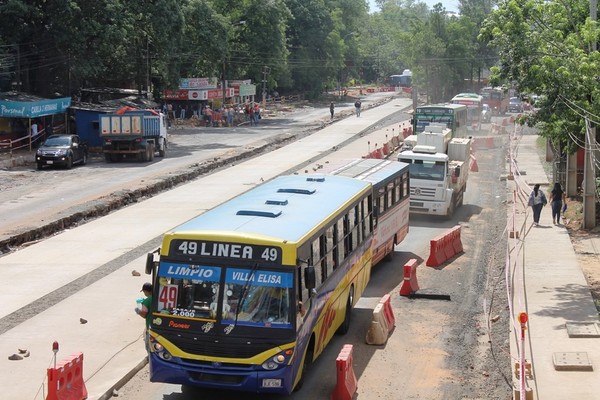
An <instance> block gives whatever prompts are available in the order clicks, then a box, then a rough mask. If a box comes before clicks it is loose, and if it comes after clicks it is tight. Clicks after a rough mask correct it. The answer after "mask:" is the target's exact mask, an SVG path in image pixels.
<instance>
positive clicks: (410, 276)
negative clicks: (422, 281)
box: [400, 258, 419, 296]
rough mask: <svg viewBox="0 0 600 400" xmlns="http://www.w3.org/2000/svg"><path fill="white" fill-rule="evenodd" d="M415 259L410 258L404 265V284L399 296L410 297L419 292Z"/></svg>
mask: <svg viewBox="0 0 600 400" xmlns="http://www.w3.org/2000/svg"><path fill="white" fill-rule="evenodd" d="M417 265H418V264H417V259H416V258H411V259H410V260H408V262H407V263H406V264H404V282H402V287H401V288H400V296H410V295H411V294H413V293H415V292H416V291H417V290H419V282H417Z"/></svg>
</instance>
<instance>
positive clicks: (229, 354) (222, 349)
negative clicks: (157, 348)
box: [163, 333, 277, 358]
mask: <svg viewBox="0 0 600 400" xmlns="http://www.w3.org/2000/svg"><path fill="white" fill-rule="evenodd" d="M163 336H164V337H165V338H166V339H167V340H169V341H170V342H171V343H173V344H174V345H175V346H177V347H178V348H179V349H181V350H182V351H184V352H186V353H190V354H201V355H203V356H210V357H222V358H250V357H254V356H256V355H257V354H260V353H262V352H264V351H267V350H269V349H272V348H273V347H276V346H277V344H276V343H273V342H269V343H260V342H257V343H254V342H248V340H244V341H243V342H242V341H240V342H239V343H236V342H235V341H231V339H229V340H227V343H219V342H216V341H211V340H207V339H203V338H199V337H194V336H192V335H185V336H184V335H181V336H180V335H170V334H168V333H164V334H163Z"/></svg>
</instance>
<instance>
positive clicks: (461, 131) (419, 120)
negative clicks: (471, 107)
mask: <svg viewBox="0 0 600 400" xmlns="http://www.w3.org/2000/svg"><path fill="white" fill-rule="evenodd" d="M411 121H412V128H413V132H414V133H415V134H419V133H421V132H424V131H425V130H426V129H427V126H428V125H430V124H436V125H439V124H442V125H444V126H445V127H446V128H448V129H450V130H452V137H459V138H462V137H466V136H467V126H468V123H467V106H465V105H464V104H433V105H428V106H419V107H417V108H416V109H415V111H414V113H413V117H412V120H411Z"/></svg>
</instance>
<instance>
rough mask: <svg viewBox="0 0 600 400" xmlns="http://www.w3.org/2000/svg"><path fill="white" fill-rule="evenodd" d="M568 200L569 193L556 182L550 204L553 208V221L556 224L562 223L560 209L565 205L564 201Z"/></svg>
mask: <svg viewBox="0 0 600 400" xmlns="http://www.w3.org/2000/svg"><path fill="white" fill-rule="evenodd" d="M566 201H567V195H566V193H565V192H564V191H563V190H562V187H561V186H560V183H558V182H556V183H555V184H554V188H553V189H552V193H551V198H550V206H551V208H552V223H554V225H560V211H561V209H562V206H563V202H566Z"/></svg>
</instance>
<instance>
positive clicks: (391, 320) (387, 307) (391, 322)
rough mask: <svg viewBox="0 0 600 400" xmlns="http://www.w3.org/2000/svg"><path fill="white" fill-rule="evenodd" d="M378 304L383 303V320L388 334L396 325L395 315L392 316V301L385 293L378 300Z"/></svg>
mask: <svg viewBox="0 0 600 400" xmlns="http://www.w3.org/2000/svg"><path fill="white" fill-rule="evenodd" d="M379 303H380V304H383V315H384V317H385V322H386V323H387V329H388V334H390V333H391V332H392V331H393V330H394V327H395V326H396V317H394V310H392V302H391V297H390V295H389V294H386V295H385V296H383V297H382V298H381V300H379Z"/></svg>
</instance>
